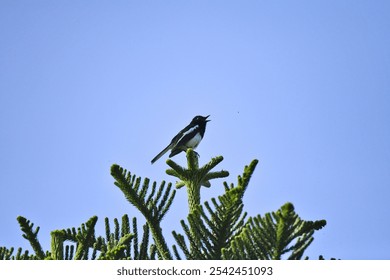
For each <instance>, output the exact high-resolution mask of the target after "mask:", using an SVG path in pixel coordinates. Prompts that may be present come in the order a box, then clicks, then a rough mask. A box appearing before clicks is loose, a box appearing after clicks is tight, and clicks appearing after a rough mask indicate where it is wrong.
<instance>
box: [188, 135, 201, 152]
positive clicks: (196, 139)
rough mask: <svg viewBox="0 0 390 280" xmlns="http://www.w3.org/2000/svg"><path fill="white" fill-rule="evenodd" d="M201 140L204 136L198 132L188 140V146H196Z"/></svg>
mask: <svg viewBox="0 0 390 280" xmlns="http://www.w3.org/2000/svg"><path fill="white" fill-rule="evenodd" d="M200 140H202V136H200V133H197V134H196V135H195V136H194V137H193V138H192V139H191V140H190V141H188V142H187V145H186V146H187V148H193V149H194V148H196V147H197V146H198V145H199V143H200Z"/></svg>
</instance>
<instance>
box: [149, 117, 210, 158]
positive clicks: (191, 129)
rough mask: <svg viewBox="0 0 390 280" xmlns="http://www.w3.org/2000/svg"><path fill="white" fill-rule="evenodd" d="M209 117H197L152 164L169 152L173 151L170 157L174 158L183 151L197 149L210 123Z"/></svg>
mask: <svg viewBox="0 0 390 280" xmlns="http://www.w3.org/2000/svg"><path fill="white" fill-rule="evenodd" d="M209 116H210V115H208V116H206V117H202V116H196V117H195V118H193V119H192V121H191V123H190V124H189V125H187V126H186V127H185V128H183V129H182V130H181V131H180V132H179V133H178V134H177V135H176V136H175V137H173V139H172V141H171V143H170V144H169V145H168V146H167V147H166V148H165V149H164V150H162V151H161V152H160V153H159V154H158V155H157V156H155V157H154V158H153V159H152V164H153V163H154V162H156V161H157V160H158V159H159V158H160V157H162V156H163V155H164V154H165V153H166V152H168V151H169V150H171V153H170V154H169V157H173V156H175V155H177V154H179V153H181V152H183V151H187V149H188V148H192V149H195V148H196V147H197V146H198V145H199V143H200V141H201V140H202V138H203V136H204V132H205V131H206V124H207V122H209V121H210V120H208V119H207V118H208V117H209Z"/></svg>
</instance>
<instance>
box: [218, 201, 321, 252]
mask: <svg viewBox="0 0 390 280" xmlns="http://www.w3.org/2000/svg"><path fill="white" fill-rule="evenodd" d="M325 225H326V221H325V220H319V221H314V222H312V221H303V220H301V219H300V218H299V216H298V215H297V214H296V213H295V211H294V206H293V205H292V204H291V203H286V204H285V205H283V206H282V207H281V209H279V210H278V211H276V212H272V213H267V214H265V215H264V217H261V216H260V215H258V216H256V217H254V218H250V219H249V220H248V222H247V224H246V225H245V228H244V230H243V231H242V232H240V233H239V234H238V235H236V236H235V238H234V240H233V241H234V244H237V243H239V244H240V247H237V246H233V243H232V246H230V248H229V249H228V250H225V251H224V252H223V257H224V258H225V259H226V258H229V259H239V258H241V257H250V258H256V259H274V260H279V259H281V258H282V257H283V256H284V255H285V254H286V253H289V252H291V255H290V256H289V257H288V259H301V258H302V256H303V253H304V251H305V250H306V248H307V247H308V246H309V245H310V244H311V242H312V241H313V237H312V236H313V234H314V232H315V230H319V229H321V228H322V227H324V226H325ZM294 242H295V243H294ZM292 243H293V244H292ZM238 248H241V251H240V252H238V251H237V250H238ZM253 248H255V250H254V249H253Z"/></svg>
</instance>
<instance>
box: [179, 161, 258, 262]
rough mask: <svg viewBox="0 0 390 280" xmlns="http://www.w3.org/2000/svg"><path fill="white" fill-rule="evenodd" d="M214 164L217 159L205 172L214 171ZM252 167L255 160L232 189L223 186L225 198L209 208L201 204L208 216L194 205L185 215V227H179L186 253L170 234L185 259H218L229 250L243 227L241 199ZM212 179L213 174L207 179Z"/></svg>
mask: <svg viewBox="0 0 390 280" xmlns="http://www.w3.org/2000/svg"><path fill="white" fill-rule="evenodd" d="M218 162H220V158H218V159H217V160H216V161H215V162H212V163H210V164H208V165H206V166H207V167H206V168H205V169H206V170H207V172H208V171H210V169H211V168H213V167H215V165H216V163H218ZM256 165H257V160H254V161H252V162H251V164H250V165H249V166H246V167H245V168H244V173H243V175H242V177H241V176H238V184H237V186H236V187H234V186H233V185H231V187H229V186H228V185H227V184H226V183H225V194H223V195H222V196H219V197H218V201H217V200H216V199H212V200H211V202H212V204H213V207H212V206H211V205H210V203H208V202H205V204H204V206H205V208H206V210H207V212H208V214H206V212H205V210H204V208H203V207H201V206H199V205H198V206H197V207H196V208H194V209H192V212H190V213H189V215H188V223H189V226H188V225H187V224H186V223H185V222H184V221H182V227H183V229H184V232H185V234H186V237H187V239H188V240H189V242H190V250H188V248H187V247H186V245H185V243H184V242H183V238H182V237H181V236H180V235H177V234H174V237H175V239H176V242H177V243H178V245H179V247H180V248H181V249H182V250H183V251H184V252H185V255H186V256H187V258H190V259H221V258H222V251H223V250H225V249H226V248H227V247H228V246H229V244H230V242H231V239H232V238H233V237H234V235H235V234H237V233H238V232H239V231H241V229H242V227H243V225H244V224H245V217H246V213H245V212H244V213H243V201H242V198H243V195H244V192H245V190H246V187H247V185H248V183H249V180H250V178H251V176H252V174H253V172H254V170H255V167H256ZM202 172H204V171H202ZM207 174H209V173H206V174H205V173H203V176H207ZM213 176H214V174H212V176H210V177H209V178H211V177H213ZM182 179H183V178H182ZM190 187H192V186H191V185H189V186H187V188H190Z"/></svg>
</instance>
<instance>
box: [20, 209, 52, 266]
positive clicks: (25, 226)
mask: <svg viewBox="0 0 390 280" xmlns="http://www.w3.org/2000/svg"><path fill="white" fill-rule="evenodd" d="M17 220H18V222H19V225H20V228H21V229H22V231H23V232H24V234H23V237H24V238H25V239H27V240H28V241H29V242H30V245H31V247H32V248H33V250H34V252H35V255H36V257H37V259H39V260H43V259H45V257H46V256H45V253H44V252H43V250H42V246H41V244H40V243H39V241H38V237H37V236H38V232H39V227H37V228H36V229H35V231H34V230H33V227H34V224H33V223H30V221H29V220H27V219H26V218H24V217H22V216H19V217H17Z"/></svg>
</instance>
